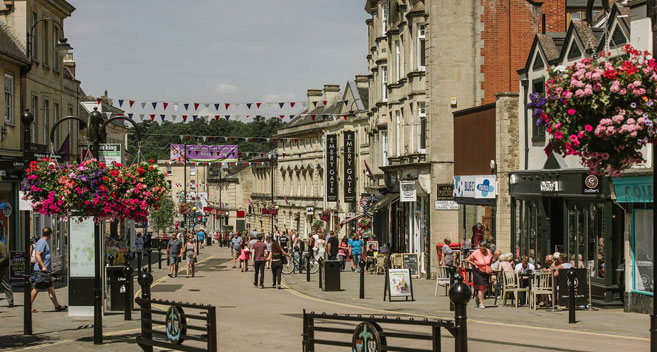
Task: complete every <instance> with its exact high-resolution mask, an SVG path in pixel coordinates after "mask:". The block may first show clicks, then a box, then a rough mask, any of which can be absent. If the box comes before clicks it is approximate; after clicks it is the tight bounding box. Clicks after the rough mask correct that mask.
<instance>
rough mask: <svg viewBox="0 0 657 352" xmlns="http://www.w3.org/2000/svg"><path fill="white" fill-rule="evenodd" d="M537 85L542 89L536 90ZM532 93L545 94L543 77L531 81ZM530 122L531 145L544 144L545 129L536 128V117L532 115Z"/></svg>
mask: <svg viewBox="0 0 657 352" xmlns="http://www.w3.org/2000/svg"><path fill="white" fill-rule="evenodd" d="M537 84H540V85H541V87H542V89H541V90H540V91H537V90H536V87H537ZM531 89H532V93H537V92H538V93H543V92H545V77H540V78H536V79H533V80H532V86H531ZM531 120H532V143H536V142H545V129H544V128H542V127H539V126H536V121H537V119H536V117H534V114H531Z"/></svg>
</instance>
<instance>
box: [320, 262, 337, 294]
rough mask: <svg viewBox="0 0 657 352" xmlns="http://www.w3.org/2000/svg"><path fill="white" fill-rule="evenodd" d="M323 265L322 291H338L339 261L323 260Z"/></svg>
mask: <svg viewBox="0 0 657 352" xmlns="http://www.w3.org/2000/svg"><path fill="white" fill-rule="evenodd" d="M323 264H324V268H323V269H324V285H322V288H323V289H324V291H340V261H339V260H325V261H324V262H323Z"/></svg>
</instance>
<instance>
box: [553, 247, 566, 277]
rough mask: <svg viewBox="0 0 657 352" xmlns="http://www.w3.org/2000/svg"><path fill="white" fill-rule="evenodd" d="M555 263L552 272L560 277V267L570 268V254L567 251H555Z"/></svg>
mask: <svg viewBox="0 0 657 352" xmlns="http://www.w3.org/2000/svg"><path fill="white" fill-rule="evenodd" d="M553 259H554V264H552V272H553V273H554V276H555V277H559V269H570V268H571V266H570V263H569V262H568V256H567V255H566V254H565V253H559V252H555V253H554V254H553Z"/></svg>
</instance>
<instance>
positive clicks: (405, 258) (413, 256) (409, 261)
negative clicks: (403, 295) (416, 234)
mask: <svg viewBox="0 0 657 352" xmlns="http://www.w3.org/2000/svg"><path fill="white" fill-rule="evenodd" d="M418 263H419V260H418V255H417V253H403V254H402V268H404V269H409V270H410V271H411V276H413V278H415V279H417V278H419V277H420V270H419V266H418Z"/></svg>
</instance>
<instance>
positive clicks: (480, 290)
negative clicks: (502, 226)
mask: <svg viewBox="0 0 657 352" xmlns="http://www.w3.org/2000/svg"><path fill="white" fill-rule="evenodd" d="M492 259H493V254H492V253H491V252H490V251H489V250H488V247H487V246H486V242H484V241H482V242H479V249H477V250H476V251H474V252H473V253H472V254H471V255H470V256H469V257H468V258H466V259H465V261H466V262H468V263H470V264H472V265H473V268H472V276H473V285H472V288H474V290H475V291H477V297H475V305H477V306H478V307H479V308H481V309H484V308H486V306H485V305H484V294H485V293H486V290H487V289H488V282H489V280H490V275H491V274H492V273H493V268H492V267H491V266H490V264H491V260H492Z"/></svg>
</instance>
